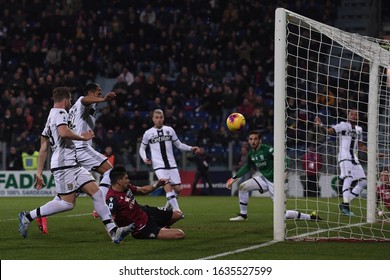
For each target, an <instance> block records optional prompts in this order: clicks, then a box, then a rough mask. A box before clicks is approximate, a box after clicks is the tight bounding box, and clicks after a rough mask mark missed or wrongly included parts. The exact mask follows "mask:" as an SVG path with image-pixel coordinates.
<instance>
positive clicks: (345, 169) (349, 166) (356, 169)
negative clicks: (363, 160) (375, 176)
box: [339, 160, 366, 180]
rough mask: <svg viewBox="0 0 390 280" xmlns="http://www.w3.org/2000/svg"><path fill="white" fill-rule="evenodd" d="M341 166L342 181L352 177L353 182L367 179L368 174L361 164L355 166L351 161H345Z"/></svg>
mask: <svg viewBox="0 0 390 280" xmlns="http://www.w3.org/2000/svg"><path fill="white" fill-rule="evenodd" d="M339 165H340V178H341V179H345V178H346V177H352V179H353V180H358V179H363V178H366V174H365V173H364V170H363V167H362V166H361V165H360V164H353V163H352V162H351V161H349V160H344V161H342V162H340V163H339Z"/></svg>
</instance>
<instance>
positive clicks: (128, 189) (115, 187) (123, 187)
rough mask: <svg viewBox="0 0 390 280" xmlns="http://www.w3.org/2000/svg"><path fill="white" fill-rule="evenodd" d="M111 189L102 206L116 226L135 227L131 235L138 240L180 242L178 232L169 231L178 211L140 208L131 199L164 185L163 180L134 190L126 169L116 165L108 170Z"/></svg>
mask: <svg viewBox="0 0 390 280" xmlns="http://www.w3.org/2000/svg"><path fill="white" fill-rule="evenodd" d="M110 179H111V184H112V185H111V187H110V188H109V190H108V192H107V196H106V199H107V200H106V203H107V205H108V208H109V209H110V211H111V214H112V217H113V219H114V221H115V223H116V224H117V225H118V226H127V225H130V224H132V223H134V224H135V229H134V231H133V232H132V235H133V237H134V238H139V239H155V238H157V239H182V238H184V232H183V231H182V230H181V229H176V228H169V227H170V226H171V225H172V224H174V223H175V222H177V221H178V220H180V219H181V218H182V213H181V212H180V211H178V210H172V209H165V208H162V207H159V208H158V207H151V206H147V205H145V206H142V205H139V204H138V203H137V201H136V200H135V197H134V194H143V195H145V194H148V193H151V192H152V191H154V190H156V189H157V188H159V187H163V186H164V185H165V184H167V183H168V180H167V179H159V180H158V181H157V183H155V184H154V185H146V186H143V187H137V186H135V185H133V184H131V183H130V180H129V177H128V175H127V171H126V168H125V167H123V166H121V165H119V166H115V167H114V168H113V169H111V173H110Z"/></svg>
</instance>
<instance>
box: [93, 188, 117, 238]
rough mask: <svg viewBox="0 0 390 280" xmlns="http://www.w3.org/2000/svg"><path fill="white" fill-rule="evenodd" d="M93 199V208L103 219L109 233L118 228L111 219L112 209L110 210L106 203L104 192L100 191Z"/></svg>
mask: <svg viewBox="0 0 390 280" xmlns="http://www.w3.org/2000/svg"><path fill="white" fill-rule="evenodd" d="M91 198H92V202H93V207H94V208H95V210H96V212H97V213H98V215H99V217H100V218H101V219H102V221H103V223H104V225H105V226H106V229H107V231H108V232H110V231H111V230H112V229H114V228H116V225H115V223H114V221H113V220H112V218H111V213H110V209H108V206H107V205H106V203H105V202H104V199H103V193H102V191H101V190H100V189H99V190H98V191H97V192H96V193H95V194H94V195H92V196H91Z"/></svg>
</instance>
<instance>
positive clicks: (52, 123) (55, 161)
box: [42, 108, 77, 170]
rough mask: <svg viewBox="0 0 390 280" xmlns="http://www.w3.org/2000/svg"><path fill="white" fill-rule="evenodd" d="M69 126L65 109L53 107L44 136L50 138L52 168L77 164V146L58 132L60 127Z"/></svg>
mask: <svg viewBox="0 0 390 280" xmlns="http://www.w3.org/2000/svg"><path fill="white" fill-rule="evenodd" d="M61 125H66V126H68V113H67V112H66V110H65V109H60V108H52V109H51V110H50V113H49V117H48V118H47V122H46V125H45V128H44V129H43V132H42V136H44V137H47V138H49V140H50V145H51V149H52V152H53V154H52V156H51V162H50V168H51V169H52V170H53V169H56V168H62V167H70V166H75V165H77V162H76V147H75V144H74V143H73V141H72V140H70V139H64V138H62V137H61V136H60V134H59V133H58V129H57V128H58V127H59V126H61Z"/></svg>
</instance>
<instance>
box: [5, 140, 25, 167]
mask: <svg viewBox="0 0 390 280" xmlns="http://www.w3.org/2000/svg"><path fill="white" fill-rule="evenodd" d="M6 169H7V170H23V169H24V168H23V162H22V157H21V155H20V153H19V151H18V150H17V149H16V147H14V146H12V147H10V149H9V154H8V156H7V166H6Z"/></svg>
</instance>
